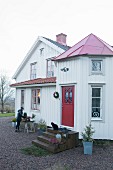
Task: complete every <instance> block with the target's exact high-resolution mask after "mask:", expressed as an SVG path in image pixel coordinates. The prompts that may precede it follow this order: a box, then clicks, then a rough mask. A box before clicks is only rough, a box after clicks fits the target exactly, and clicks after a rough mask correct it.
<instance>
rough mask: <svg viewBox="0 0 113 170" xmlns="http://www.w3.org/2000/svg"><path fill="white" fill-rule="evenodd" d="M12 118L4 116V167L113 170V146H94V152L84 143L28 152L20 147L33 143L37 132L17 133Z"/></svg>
mask: <svg viewBox="0 0 113 170" xmlns="http://www.w3.org/2000/svg"><path fill="white" fill-rule="evenodd" d="M11 119H12V118H0V170H46V169H48V170H53V169H54V170H61V169H62V170H66V168H61V166H63V165H65V166H66V167H68V170H113V146H107V147H99V146H94V149H93V155H92V156H89V155H84V154H83V147H81V146H79V147H77V148H73V149H70V150H67V151H64V152H61V153H58V154H53V155H49V156H46V157H34V156H27V155H24V154H22V153H21V151H20V148H24V147H28V146H31V145H32V140H34V139H36V138H37V132H35V133H29V134H27V133H24V132H18V133H17V132H15V128H13V127H12V126H11V122H10V121H11ZM57 166H58V168H55V167H57ZM53 167H54V168H53Z"/></svg>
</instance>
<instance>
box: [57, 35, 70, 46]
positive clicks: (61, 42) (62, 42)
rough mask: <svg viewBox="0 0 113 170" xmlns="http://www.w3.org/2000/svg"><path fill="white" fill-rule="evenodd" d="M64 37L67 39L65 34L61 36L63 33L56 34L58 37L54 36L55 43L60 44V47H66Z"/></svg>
mask: <svg viewBox="0 0 113 170" xmlns="http://www.w3.org/2000/svg"><path fill="white" fill-rule="evenodd" d="M66 37H67V35H66V34H63V33H61V34H58V35H56V41H57V42H58V43H60V44H62V45H67V44H66Z"/></svg>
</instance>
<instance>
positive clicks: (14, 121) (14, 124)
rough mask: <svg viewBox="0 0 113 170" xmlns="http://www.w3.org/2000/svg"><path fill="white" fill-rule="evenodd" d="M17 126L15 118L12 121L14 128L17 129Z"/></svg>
mask: <svg viewBox="0 0 113 170" xmlns="http://www.w3.org/2000/svg"><path fill="white" fill-rule="evenodd" d="M15 126H16V118H13V119H12V127H15Z"/></svg>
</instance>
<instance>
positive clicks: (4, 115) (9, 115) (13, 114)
mask: <svg viewBox="0 0 113 170" xmlns="http://www.w3.org/2000/svg"><path fill="white" fill-rule="evenodd" d="M11 116H15V113H0V117H11Z"/></svg>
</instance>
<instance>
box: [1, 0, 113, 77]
mask: <svg viewBox="0 0 113 170" xmlns="http://www.w3.org/2000/svg"><path fill="white" fill-rule="evenodd" d="M112 21H113V0H0V70H5V71H6V72H7V73H8V74H9V76H10V77H12V76H13V74H14V73H15V71H16V69H17V67H18V66H19V65H20V63H21V62H22V60H23V58H24V57H25V55H26V53H27V52H28V51H29V49H30V48H31V46H32V45H33V43H34V41H35V40H36V39H37V38H38V36H45V37H47V38H51V39H53V40H56V34H59V33H65V34H67V44H68V45H74V44H75V43H77V42H78V41H80V40H81V39H82V38H84V37H86V36H87V35H89V34H90V33H93V34H95V35H97V36H98V37H100V38H101V39H103V40H104V41H106V42H107V43H108V44H110V45H113V22H112Z"/></svg>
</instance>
